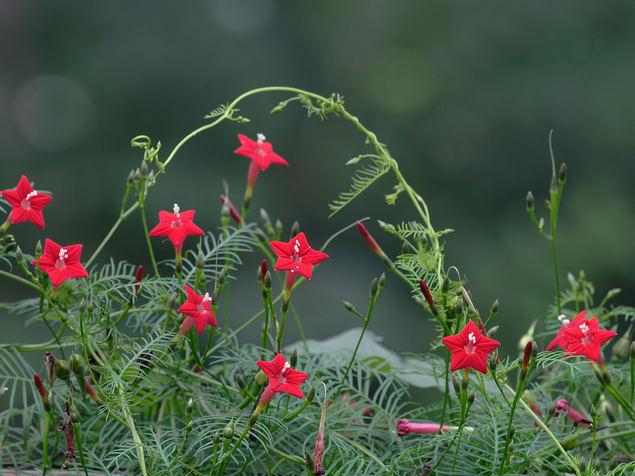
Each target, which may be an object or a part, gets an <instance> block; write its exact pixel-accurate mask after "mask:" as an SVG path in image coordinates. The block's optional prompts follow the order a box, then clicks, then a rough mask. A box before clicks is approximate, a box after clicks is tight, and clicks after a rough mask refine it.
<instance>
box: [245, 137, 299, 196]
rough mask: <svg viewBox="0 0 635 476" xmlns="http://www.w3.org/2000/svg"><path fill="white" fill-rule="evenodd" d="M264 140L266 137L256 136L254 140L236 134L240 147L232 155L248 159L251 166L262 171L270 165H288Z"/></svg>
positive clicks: (269, 143)
mask: <svg viewBox="0 0 635 476" xmlns="http://www.w3.org/2000/svg"><path fill="white" fill-rule="evenodd" d="M265 139H266V137H265V136H264V135H262V134H258V136H257V139H256V140H253V139H250V138H249V137H247V136H246V135H243V134H238V140H239V141H240V147H238V148H237V149H236V150H235V151H234V153H235V154H238V155H242V156H244V157H248V158H250V159H251V160H252V164H256V165H257V167H258V168H259V169H260V170H262V171H264V170H267V169H268V168H269V166H270V165H271V164H277V165H289V162H287V161H286V160H285V159H283V158H282V157H280V156H279V155H278V154H276V153H275V152H274V151H273V146H272V145H271V142H265ZM254 181H255V179H254ZM252 185H253V183H252Z"/></svg>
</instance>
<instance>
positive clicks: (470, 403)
mask: <svg viewBox="0 0 635 476" xmlns="http://www.w3.org/2000/svg"><path fill="white" fill-rule="evenodd" d="M473 403H474V394H473V393H470V394H469V395H468V396H467V404H468V405H472V404H473Z"/></svg>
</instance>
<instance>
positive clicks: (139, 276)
mask: <svg viewBox="0 0 635 476" xmlns="http://www.w3.org/2000/svg"><path fill="white" fill-rule="evenodd" d="M142 280H143V266H142V265H139V266H137V269H136V270H135V273H134V286H133V288H134V293H135V294H136V295H137V296H138V295H139V293H141V281H142Z"/></svg>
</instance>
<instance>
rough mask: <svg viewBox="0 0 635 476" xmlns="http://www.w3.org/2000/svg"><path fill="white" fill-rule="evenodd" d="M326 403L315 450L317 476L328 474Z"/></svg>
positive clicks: (314, 465)
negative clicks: (325, 434)
mask: <svg viewBox="0 0 635 476" xmlns="http://www.w3.org/2000/svg"><path fill="white" fill-rule="evenodd" d="M326 408H327V405H326V403H325V404H324V405H322V413H321V414H320V426H319V428H318V433H317V436H316V437H315V447H314V448H313V472H314V473H315V476H322V475H323V474H325V473H326V471H325V470H324V464H323V460H324V429H325V426H326Z"/></svg>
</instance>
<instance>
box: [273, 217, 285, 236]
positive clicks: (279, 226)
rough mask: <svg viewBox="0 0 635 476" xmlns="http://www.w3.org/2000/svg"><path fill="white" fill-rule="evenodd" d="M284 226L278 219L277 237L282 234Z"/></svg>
mask: <svg viewBox="0 0 635 476" xmlns="http://www.w3.org/2000/svg"><path fill="white" fill-rule="evenodd" d="M283 230H284V228H283V226H282V222H281V221H280V220H279V219H278V220H276V230H275V231H276V239H279V238H280V237H281V236H282V232H283Z"/></svg>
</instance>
